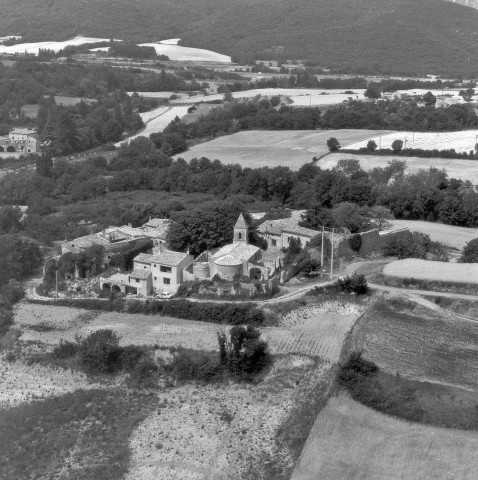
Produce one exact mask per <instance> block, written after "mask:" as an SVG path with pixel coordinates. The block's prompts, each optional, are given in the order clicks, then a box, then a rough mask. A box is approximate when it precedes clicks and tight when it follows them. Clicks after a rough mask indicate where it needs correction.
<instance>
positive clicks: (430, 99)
mask: <svg viewBox="0 0 478 480" xmlns="http://www.w3.org/2000/svg"><path fill="white" fill-rule="evenodd" d="M423 101H424V102H425V105H428V106H431V105H435V104H436V103H437V98H436V97H435V95H433V93H432V92H427V93H425V95H423Z"/></svg>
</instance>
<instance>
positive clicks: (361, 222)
mask: <svg viewBox="0 0 478 480" xmlns="http://www.w3.org/2000/svg"><path fill="white" fill-rule="evenodd" d="M332 217H333V219H334V224H335V226H337V227H343V228H347V229H348V230H350V233H357V232H359V231H364V230H366V229H367V228H368V227H369V223H368V219H367V218H366V217H365V215H363V211H362V209H361V208H360V207H359V206H358V205H357V204H355V203H349V202H342V203H339V204H337V205H336V206H335V207H334V208H333V209H332Z"/></svg>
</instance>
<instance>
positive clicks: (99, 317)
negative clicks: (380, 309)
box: [15, 302, 361, 362]
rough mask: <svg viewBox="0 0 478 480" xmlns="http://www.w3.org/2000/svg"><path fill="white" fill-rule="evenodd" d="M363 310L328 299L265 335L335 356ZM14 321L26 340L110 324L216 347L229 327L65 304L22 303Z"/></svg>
mask: <svg viewBox="0 0 478 480" xmlns="http://www.w3.org/2000/svg"><path fill="white" fill-rule="evenodd" d="M360 313H361V308H360V307H358V306H356V305H344V304H340V303H336V302H333V303H324V304H322V305H309V306H306V307H302V308H300V309H298V310H294V311H293V312H291V313H289V314H287V315H285V316H284V317H283V318H282V319H281V320H280V322H279V326H278V327H264V328H263V329H262V330H263V337H264V339H265V340H267V341H268V342H269V346H270V350H271V352H272V353H273V354H281V355H282V354H289V353H296V354H301V355H308V356H312V357H320V358H323V359H326V360H329V361H333V362H336V361H338V359H339V356H340V350H341V347H342V343H343V340H344V338H345V335H346V334H347V332H348V331H349V330H350V328H351V326H352V325H353V323H354V321H355V320H356V319H357V317H358V316H359V315H360ZM15 323H16V326H17V327H18V328H20V329H21V331H22V336H21V337H20V339H21V340H23V341H27V342H29V341H40V342H42V343H43V344H45V345H50V346H52V345H55V344H58V343H59V342H60V340H61V339H63V340H69V341H73V340H74V338H75V335H77V334H79V335H83V336H86V335H88V334H89V333H91V332H92V331H95V330H99V329H103V328H110V329H113V330H114V331H115V332H117V333H118V335H119V336H120V337H121V343H122V344H123V345H128V344H137V345H155V344H156V345H161V346H164V347H176V346H182V347H185V348H193V349H199V350H205V351H210V350H216V349H217V333H218V332H221V331H223V330H224V328H225V327H223V326H220V325H215V324H211V323H204V322H195V321H188V320H181V319H177V318H170V317H160V316H148V315H142V314H121V313H116V312H111V313H110V312H108V313H99V312H88V311H85V310H77V309H72V308H67V307H55V306H50V305H37V304H28V303H22V304H20V305H19V306H18V307H17V310H16V315H15Z"/></svg>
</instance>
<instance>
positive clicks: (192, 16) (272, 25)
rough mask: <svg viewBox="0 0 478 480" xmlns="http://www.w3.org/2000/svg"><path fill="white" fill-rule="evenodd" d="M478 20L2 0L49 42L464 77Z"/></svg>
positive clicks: (1, 23)
mask: <svg viewBox="0 0 478 480" xmlns="http://www.w3.org/2000/svg"><path fill="white" fill-rule="evenodd" d="M27 17H29V18H34V19H35V21H34V22H32V23H26V22H25V18H27ZM477 23H478V12H477V11H475V10H474V9H470V8H468V7H464V6H462V5H457V4H454V3H451V2H444V1H442V0H380V1H378V0H356V1H354V2H350V1H349V0H319V1H317V0H302V1H301V2H300V4H298V3H297V2H290V1H287V0H262V1H259V2H257V1H252V0H245V1H243V2H240V3H237V2H232V1H231V0H204V1H203V2H201V6H200V8H198V4H197V2H195V1H193V0H179V1H178V2H174V3H172V2H169V1H168V0H138V1H136V2H130V1H129V0H102V1H100V2H98V1H93V0H49V1H48V2H45V1H44V0H25V1H24V2H22V3H19V2H17V1H15V0H3V2H2V16H1V17H0V31H2V32H4V33H5V34H18V33H20V34H28V35H29V36H30V37H36V38H40V37H41V38H43V39H45V38H51V37H52V36H54V37H62V38H66V37H69V36H72V35H73V34H77V33H83V34H87V35H101V36H116V37H120V38H121V37H123V38H130V39H133V40H137V41H139V40H143V41H146V40H160V39H161V38H171V37H180V38H182V39H183V40H184V42H185V44H186V45H194V46H197V47H203V48H210V49H212V50H217V51H220V52H221V53H226V54H240V53H244V54H249V53H255V54H264V53H265V52H264V51H265V49H270V48H272V47H275V46H283V47H284V48H285V50H284V55H285V56H288V57H289V58H290V57H295V58H304V57H308V58H311V59H315V60H316V61H319V62H321V63H324V64H329V65H350V66H355V67H357V66H363V65H374V64H379V65H380V66H381V67H382V68H383V67H385V68H390V69H392V71H397V70H399V71H402V72H408V73H413V72H415V71H420V72H424V73H452V72H453V73H456V74H459V73H463V74H464V75H466V74H467V71H471V70H474V69H475V68H476V67H473V65H476V63H477V62H478V51H477V50H476V48H475V45H476V38H477V32H476V25H477ZM397 65H398V66H399V68H395V67H396V66H397Z"/></svg>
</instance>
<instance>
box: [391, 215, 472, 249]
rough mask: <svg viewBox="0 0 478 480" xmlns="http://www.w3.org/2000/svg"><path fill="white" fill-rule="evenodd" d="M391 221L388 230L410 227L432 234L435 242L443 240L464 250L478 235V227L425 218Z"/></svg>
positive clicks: (411, 229)
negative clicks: (424, 219)
mask: <svg viewBox="0 0 478 480" xmlns="http://www.w3.org/2000/svg"><path fill="white" fill-rule="evenodd" d="M389 223H390V224H391V228H390V229H389V230H387V231H390V230H400V229H402V228H408V229H409V230H410V231H412V232H413V231H417V232H421V233H425V234H427V235H430V238H431V239H432V240H433V241H434V242H441V243H444V244H445V245H448V246H450V247H453V248H456V249H458V250H462V249H463V247H464V246H465V245H466V244H467V243H468V242H469V241H470V240H473V239H474V238H477V237H478V228H468V227H457V226H455V225H444V224H442V223H433V222H425V221H423V220H390V221H389Z"/></svg>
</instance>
